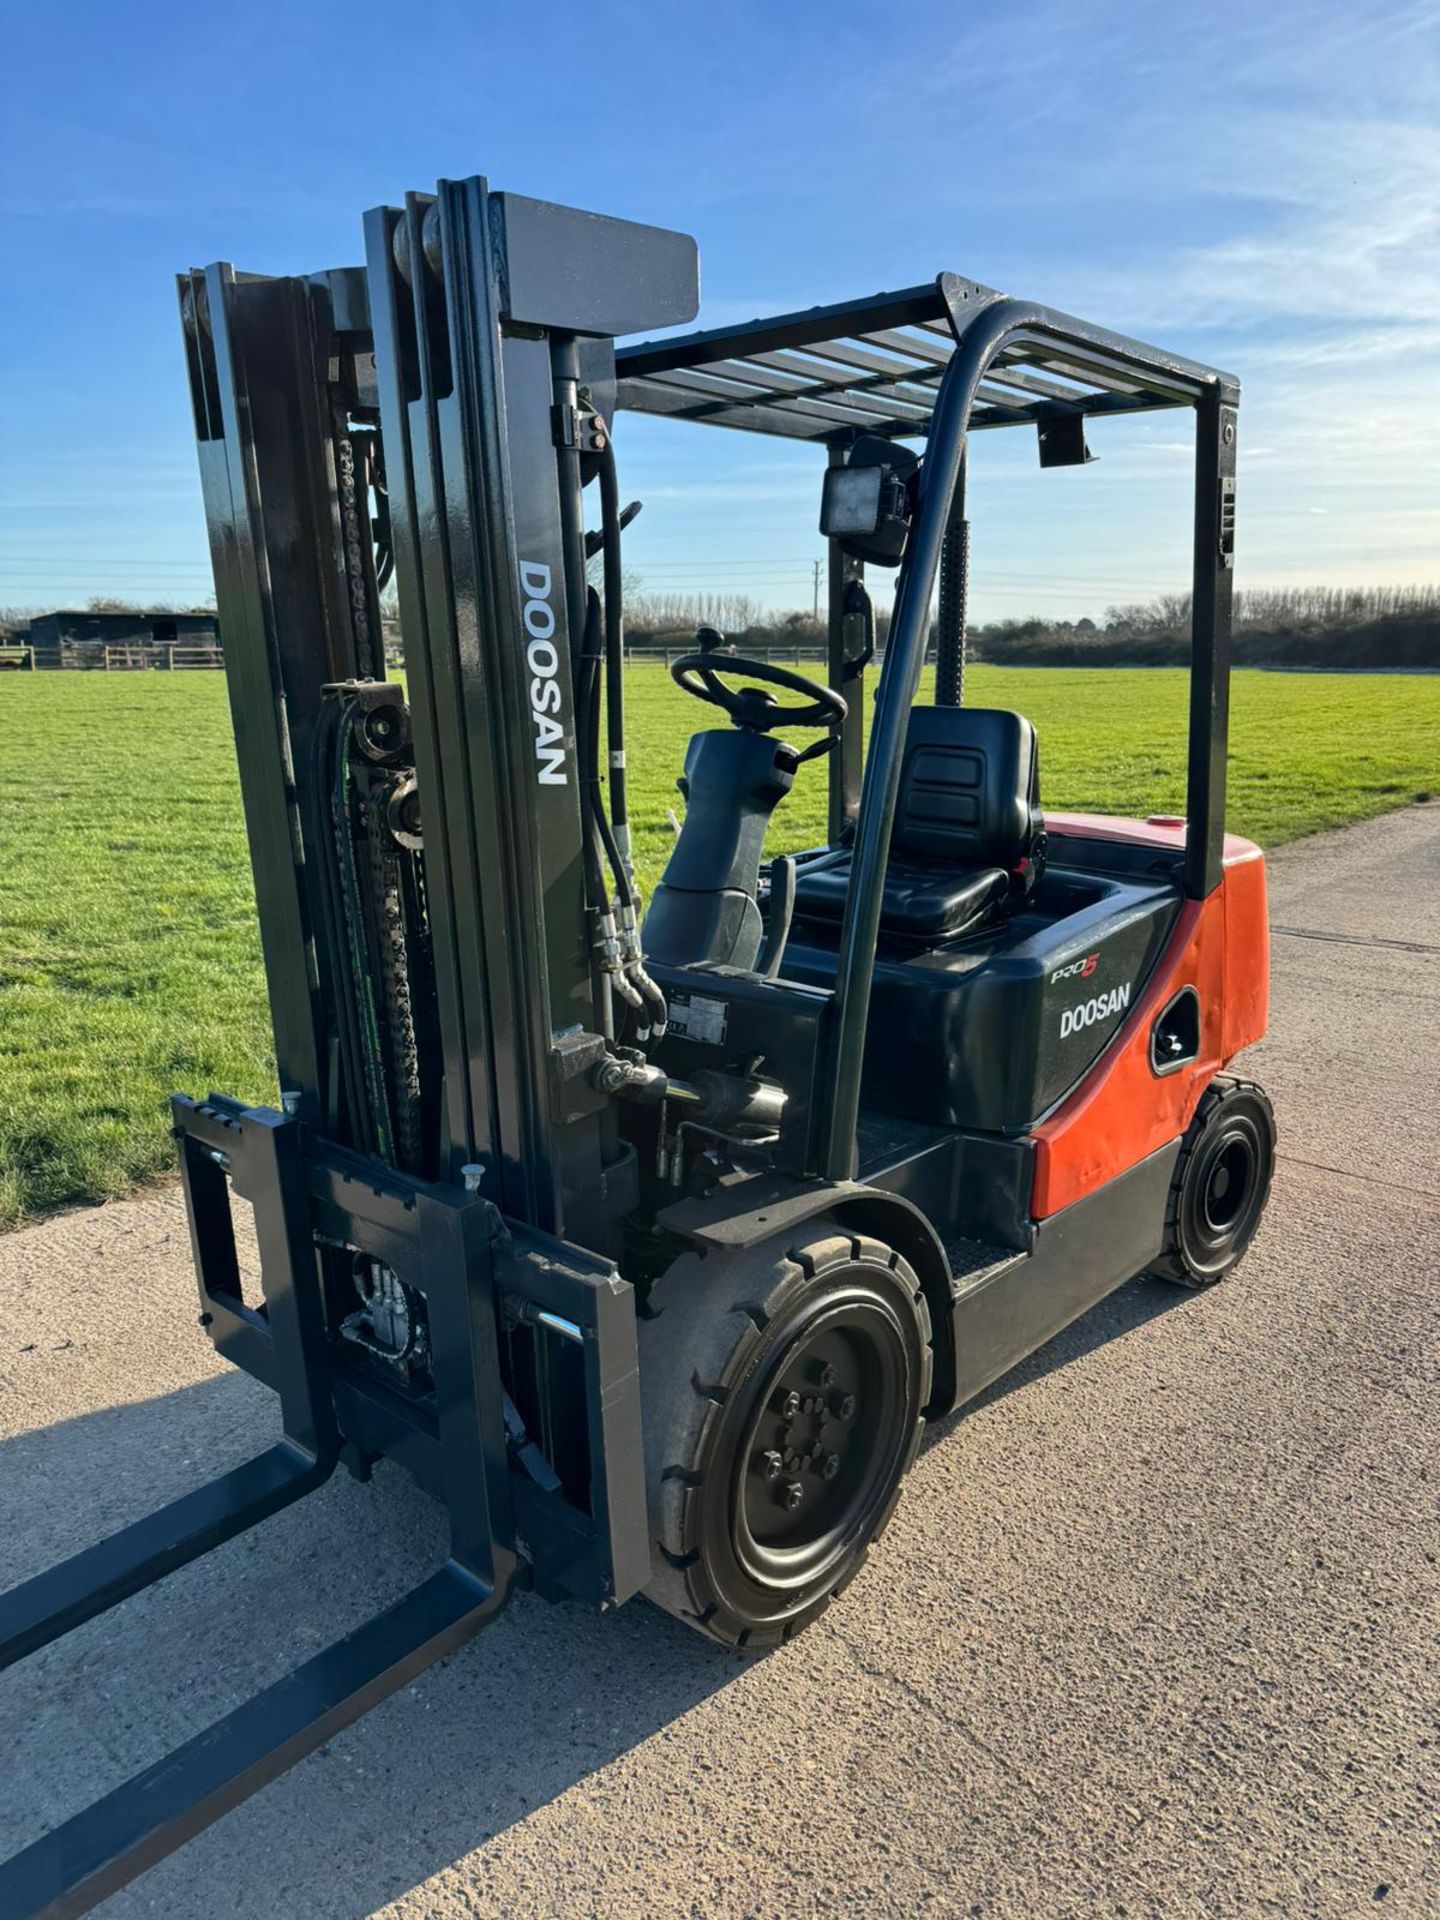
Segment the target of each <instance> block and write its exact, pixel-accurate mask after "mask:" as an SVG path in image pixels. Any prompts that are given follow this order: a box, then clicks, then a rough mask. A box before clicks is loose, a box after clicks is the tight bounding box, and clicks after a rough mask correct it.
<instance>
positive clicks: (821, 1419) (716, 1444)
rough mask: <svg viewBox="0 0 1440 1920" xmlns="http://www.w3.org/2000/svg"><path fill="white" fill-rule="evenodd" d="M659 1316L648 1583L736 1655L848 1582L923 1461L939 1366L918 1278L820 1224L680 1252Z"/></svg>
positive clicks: (788, 1630)
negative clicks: (726, 1246) (751, 1241)
mask: <svg viewBox="0 0 1440 1920" xmlns="http://www.w3.org/2000/svg"><path fill="white" fill-rule="evenodd" d="M650 1307H651V1313H652V1317H651V1318H649V1319H646V1320H642V1321H641V1322H640V1327H639V1336H640V1392H641V1405H642V1409H643V1413H644V1421H645V1473H646V1483H647V1497H648V1503H649V1513H650V1523H651V1535H652V1569H653V1570H652V1574H651V1579H650V1584H649V1585H648V1586H647V1587H646V1589H645V1591H646V1593H647V1595H648V1596H649V1598H650V1599H651V1600H653V1601H654V1602H655V1603H656V1604H657V1605H658V1606H661V1607H663V1608H665V1610H666V1611H667V1612H669V1613H673V1614H676V1615H677V1616H678V1617H679V1618H681V1619H683V1620H685V1621H686V1622H687V1623H688V1624H689V1625H691V1626H693V1627H695V1628H696V1629H697V1630H698V1631H699V1632H701V1633H703V1634H705V1635H706V1636H707V1637H708V1638H710V1639H712V1640H718V1641H720V1642H722V1643H723V1644H724V1645H726V1646H732V1647H740V1648H747V1649H751V1650H754V1649H758V1648H761V1647H767V1646H774V1645H776V1644H778V1643H779V1642H780V1641H782V1640H789V1639H791V1638H793V1637H794V1635H795V1634H796V1633H797V1632H798V1631H799V1630H800V1629H801V1628H802V1627H805V1626H807V1625H808V1624H809V1623H810V1621H812V1620H813V1619H815V1617H816V1616H817V1615H818V1614H820V1613H822V1612H823V1611H824V1609H825V1608H826V1607H827V1606H828V1605H829V1603H830V1601H831V1600H832V1599H833V1598H834V1597H835V1595H836V1594H838V1593H839V1592H840V1590H841V1589H842V1588H843V1587H844V1586H845V1585H846V1584H847V1583H848V1582H849V1581H850V1580H851V1579H852V1578H853V1577H854V1575H855V1573H856V1571H857V1570H858V1568H859V1567H860V1565H861V1563H862V1562H863V1561H864V1559H865V1556H866V1554H867V1553H868V1551H869V1549H870V1546H871V1544H872V1543H873V1541H874V1540H875V1539H876V1538H877V1536H878V1535H879V1534H880V1533H881V1531H882V1530H883V1528H884V1527H885V1524H886V1522H887V1521H888V1520H889V1518H890V1515H891V1512H892V1511H893V1509H894V1506H895V1502H896V1500H897V1498H898V1496H899V1491H900V1482H901V1480H902V1479H903V1477H904V1475H905V1472H906V1470H907V1468H908V1467H909V1465H910V1462H911V1461H912V1460H913V1459H914V1457H915V1450H916V1447H917V1446H918V1445H919V1441H920V1433H921V1428H922V1426H923V1420H922V1409H923V1408H924V1406H925V1403H926V1401H927V1400H928V1399H929V1397H930V1373H931V1359H932V1356H931V1349H930V1316H929V1313H928V1311H927V1308H926V1304H925V1300H924V1296H923V1294H922V1292H921V1288H920V1282H919V1281H918V1279H917V1278H916V1276H915V1273H914V1271H913V1270H912V1269H911V1267H910V1266H909V1265H908V1264H907V1262H906V1261H905V1260H903V1259H902V1258H901V1256H900V1255H899V1254H898V1253H897V1252H896V1251H895V1250H894V1248H892V1247H888V1246H886V1245H884V1243H883V1242H881V1241H877V1240H871V1239H869V1238H862V1237H860V1236H858V1235H855V1234H852V1233H850V1232H849V1231H848V1230H847V1229H846V1228H845V1227H843V1226H842V1225H841V1224H840V1223H839V1222H838V1221H836V1220H834V1219H831V1218H828V1217H826V1218H822V1219H819V1220H813V1221H810V1222H809V1223H807V1224H806V1225H805V1226H803V1227H801V1228H800V1229H799V1230H798V1231H797V1233H796V1234H794V1235H793V1236H789V1237H787V1238H786V1239H784V1240H770V1241H766V1242H763V1243H762V1244H760V1245H759V1246H756V1247H752V1248H748V1249H746V1250H745V1251H743V1252H740V1253H736V1254H719V1253H716V1254H710V1255H709V1256H708V1257H706V1258H703V1259H702V1258H701V1257H700V1256H699V1255H697V1254H685V1255H683V1256H682V1257H681V1258H680V1259H679V1260H677V1261H676V1262H675V1264H674V1265H673V1266H672V1267H671V1268H669V1270H668V1271H667V1272H666V1273H665V1274H664V1275H662V1277H661V1278H660V1279H659V1280H658V1281H657V1282H656V1284H655V1286H654V1287H653V1288H652V1290H651V1296H650Z"/></svg>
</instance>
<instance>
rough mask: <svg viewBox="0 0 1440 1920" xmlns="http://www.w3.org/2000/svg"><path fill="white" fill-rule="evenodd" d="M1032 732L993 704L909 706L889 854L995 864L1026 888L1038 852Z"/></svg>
mask: <svg viewBox="0 0 1440 1920" xmlns="http://www.w3.org/2000/svg"><path fill="white" fill-rule="evenodd" d="M1042 829H1043V821H1042V819H1041V814H1040V769H1039V756H1038V754H1037V751H1036V745H1035V729H1034V727H1032V726H1031V724H1030V722H1029V721H1028V720H1027V719H1025V718H1024V716H1023V715H1021V714H1018V713H1009V712H1006V711H1005V710H1004V709H1002V708H999V707H915V708H913V709H912V710H911V714H910V726H909V731H908V733H907V734H906V737H905V759H904V762H903V764H902V766H901V769H900V798H899V803H898V805H897V807H896V811H895V832H894V836H893V839H892V841H891V846H892V850H893V851H894V852H895V853H898V854H900V855H901V856H902V857H906V856H908V857H909V858H911V859H921V860H944V861H946V862H947V863H948V862H954V863H955V864H956V865H961V866H967V867H1003V868H1004V869H1005V871H1006V872H1007V873H1011V874H1016V875H1019V876H1021V877H1022V885H1024V887H1025V891H1027V892H1028V890H1029V884H1030V883H1033V880H1034V879H1035V878H1037V877H1038V872H1037V869H1038V866H1039V860H1040V855H1041V850H1042V848H1043V840H1044V836H1043V831H1042Z"/></svg>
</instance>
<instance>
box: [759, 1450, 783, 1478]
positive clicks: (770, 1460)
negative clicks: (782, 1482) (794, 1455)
mask: <svg viewBox="0 0 1440 1920" xmlns="http://www.w3.org/2000/svg"><path fill="white" fill-rule="evenodd" d="M784 1464H785V1463H784V1461H783V1460H782V1459H781V1458H780V1456H779V1454H778V1453H776V1451H775V1449H774V1448H773V1447H772V1448H771V1449H770V1450H769V1452H768V1453H757V1454H756V1456H755V1471H756V1472H757V1473H759V1474H763V1475H764V1477H765V1478H766V1479H767V1480H778V1479H779V1478H780V1469H781V1468H782V1467H783V1466H784Z"/></svg>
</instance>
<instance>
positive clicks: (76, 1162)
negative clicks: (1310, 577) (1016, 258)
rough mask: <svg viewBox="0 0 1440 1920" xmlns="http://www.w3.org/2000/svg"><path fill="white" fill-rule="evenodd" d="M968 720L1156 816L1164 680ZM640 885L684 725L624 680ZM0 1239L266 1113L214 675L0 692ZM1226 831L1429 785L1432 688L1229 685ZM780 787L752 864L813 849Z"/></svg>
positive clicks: (975, 688)
mask: <svg viewBox="0 0 1440 1920" xmlns="http://www.w3.org/2000/svg"><path fill="white" fill-rule="evenodd" d="M967 692H968V693H969V694H970V697H971V698H972V699H973V700H974V701H975V702H976V703H977V704H985V705H992V706H1013V707H1018V708H1019V709H1020V710H1021V711H1022V712H1025V713H1028V714H1029V715H1030V716H1031V718H1032V719H1033V720H1034V721H1035V722H1036V724H1037V726H1038V727H1039V729H1040V736H1041V744H1042V778H1043V792H1044V797H1045V799H1046V801H1047V802H1048V803H1049V804H1050V805H1052V806H1060V805H1064V806H1070V807H1079V808H1088V809H1092V810H1094V811H1097V812H1102V813H1118V814H1145V813H1149V812H1167V811H1174V810H1177V809H1178V808H1179V806H1180V804H1181V799H1182V778H1183V773H1182V769H1183V740H1184V708H1185V676H1184V675H1183V674H1181V673H1179V672H1171V671H1163V670H1157V671H1127V670H1122V669H1110V670H1102V671H1090V672H1085V671H1070V670H1068V669H1055V670H1030V671H1024V670H1018V671H1017V670H1006V669H1001V668H978V669H975V670H974V671H973V674H972V676H971V678H970V681H969V683H967ZM629 699H630V739H631V747H630V765H631V769H632V776H631V777H632V782H633V791H634V811H635V814H636V824H637V829H638V831H637V856H638V859H639V862H640V865H641V868H642V873H643V879H644V882H645V884H646V886H647V888H648V887H649V886H650V885H652V884H653V882H654V880H655V878H656V876H657V875H658V872H659V870H660V868H661V866H662V865H663V864H664V858H665V852H666V848H667V846H668V844H669V842H670V838H671V829H670V827H669V825H668V823H667V820H666V809H667V808H668V807H670V806H671V805H674V806H676V807H678V806H679V800H678V796H677V795H676V794H675V791H674V779H675V775H676V773H677V772H678V770H679V765H680V760H681V757H682V754H683V750H684V742H685V740H686V738H687V737H688V735H689V733H690V732H691V731H692V730H693V729H694V728H695V727H696V726H697V725H699V724H703V722H702V721H701V717H700V710H699V708H698V707H696V706H695V704H694V703H693V702H692V701H690V700H688V699H686V698H685V697H684V696H683V695H682V694H680V693H679V692H678V691H677V690H676V689H675V688H673V687H672V686H671V684H670V682H669V680H668V679H667V678H666V677H665V674H664V670H663V668H661V667H658V666H650V665H645V666H638V667H635V668H632V669H631V672H630V695H629ZM0 734H3V738H4V741H5V752H4V757H3V760H0V1222H13V1221H14V1220H15V1219H17V1218H19V1217H21V1216H22V1215H24V1214H26V1213H28V1212H32V1211H36V1210H39V1209H42V1208H45V1207H49V1206H54V1205H57V1204H59V1203H60V1202H62V1201H67V1200H75V1199H98V1198H100V1197H102V1196H105V1195H109V1194H117V1193H121V1192H123V1191H125V1190H126V1188H128V1187H130V1186H132V1185H133V1184H135V1183H136V1182H137V1181H139V1180H142V1179H144V1178H146V1177H148V1176H150V1175H153V1174H155V1173H157V1172H159V1171H161V1170H162V1169H164V1168H166V1167H168V1166H169V1165H170V1162H171V1146H170V1141H169V1139H168V1136H167V1133H166V1121H165V1109H164V1102H165V1096H166V1095H167V1094H168V1093H169V1092H171V1091H172V1090H180V1091H185V1092H198V1093H203V1092H205V1091H207V1090H208V1089H210V1088H212V1087H214V1088H222V1089H224V1090H225V1091H227V1092H230V1093H235V1094H239V1095H242V1096H245V1097H248V1098H253V1099H262V1098H264V1099H273V1098H274V1087H273V1081H272V1079H271V1067H270V1058H269V1048H270V1037H269V1023H268V1016H267V1012H266V1006H265V994H264V987H263V983H262V979H261V972H260V950H259V941H258V938H257V935H256V929H255V923H254V902H253V898H252V894H251V886H250V870H249V862H248V858H247V854H246V848H245V836H244V829H243V826H242V823H241V818H240V808H239V798H238V792H237V786H236V779H235V772H234V752H233V746H232V742H231V735H230V722H229V713H228V709H227V707H226V702H225V687H224V682H223V680H222V678H221V676H220V675H218V674H213V675H212V674H193V675H191V674H186V675H178V676H175V677H171V676H169V675H165V674H143V673H140V674H63V675H62V674H11V675H4V676H0ZM1231 748H1232V755H1231V771H1230V824H1231V826H1232V828H1234V829H1235V830H1236V831H1238V832H1240V833H1244V834H1248V835H1249V836H1251V837H1252V838H1254V839H1257V840H1259V841H1260V842H1261V843H1262V844H1265V845H1274V844H1276V843H1277V842H1279V841H1282V840H1288V839H1293V838H1295V837H1296V836H1297V835H1299V834H1302V833H1309V832H1312V831H1314V830H1315V829H1317V828H1320V827H1329V826H1337V825H1340V824H1342V823H1343V822H1345V821H1349V820H1358V819H1363V818H1365V817H1367V816H1368V815H1371V814H1375V813H1380V812H1383V811H1385V810H1386V809H1387V808H1390V807H1396V806H1403V805H1404V804H1405V803H1406V802H1407V801H1409V800H1410V799H1411V798H1412V797H1414V796H1415V795H1416V794H1417V793H1419V792H1422V791H1425V790H1427V789H1430V788H1433V787H1435V786H1436V785H1437V784H1440V677H1424V676H1415V677H1405V676H1400V675H1395V676H1381V675H1375V676H1369V677H1360V676H1349V675H1347V676H1321V675H1284V674H1268V673H1242V674H1238V675H1237V676H1236V678H1235V683H1234V701H1233V715H1232V724H1231ZM824 789H825V775H824V771H823V768H821V767H820V766H812V767H809V768H806V769H804V770H803V771H802V773H801V776H800V780H799V782H798V783H797V788H796V791H795V792H794V793H793V794H792V795H791V796H790V798H789V799H788V800H787V801H785V802H784V803H783V805H782V807H781V809H780V813H779V815H778V817H777V823H776V828H775V831H774V834H773V835H772V840H773V844H774V849H775V850H776V851H780V850H783V848H784V847H786V846H791V847H795V846H804V845H808V844H813V843H814V842H815V841H816V840H818V839H821V838H823V827H822V822H823V818H824Z"/></svg>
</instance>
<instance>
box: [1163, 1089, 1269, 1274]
mask: <svg viewBox="0 0 1440 1920" xmlns="http://www.w3.org/2000/svg"><path fill="white" fill-rule="evenodd" d="M1274 1173H1275V1110H1274V1108H1273V1107H1272V1106H1271V1105H1270V1100H1269V1096H1268V1095H1267V1094H1266V1092H1265V1089H1264V1088H1263V1087H1259V1086H1256V1084H1255V1083H1254V1081H1252V1080H1229V1079H1217V1080H1214V1081H1212V1082H1211V1084H1210V1085H1209V1086H1208V1087H1207V1088H1206V1089H1205V1092H1204V1095H1203V1096H1202V1098H1201V1101H1200V1104H1199V1106H1198V1107H1197V1108H1196V1109H1195V1117H1194V1119H1193V1120H1192V1121H1191V1122H1190V1125H1189V1127H1188V1128H1187V1129H1186V1132H1185V1138H1184V1141H1183V1143H1182V1144H1181V1148H1180V1154H1179V1157H1178V1159H1177V1160H1176V1162H1175V1172H1174V1175H1173V1176H1172V1178H1171V1181H1170V1194H1169V1199H1168V1201H1167V1204H1166V1209H1165V1245H1164V1248H1163V1249H1162V1251H1161V1254H1160V1257H1159V1259H1158V1260H1157V1261H1156V1263H1155V1265H1154V1266H1153V1267H1151V1269H1150V1272H1151V1273H1152V1275H1153V1276H1154V1277H1155V1278H1156V1279H1157V1280H1170V1281H1173V1282H1174V1283H1175V1284H1176V1285H1177V1286H1182V1287H1213V1286H1214V1285H1215V1283H1216V1281H1217V1280H1223V1279H1224V1278H1225V1275H1226V1274H1227V1273H1229V1272H1230V1270H1231V1268H1232V1267H1235V1266H1236V1265H1238V1263H1239V1261H1240V1259H1241V1256H1242V1255H1243V1254H1244V1252H1245V1249H1246V1248H1247V1247H1248V1246H1249V1244H1250V1242H1251V1240H1252V1239H1253V1238H1254V1237H1255V1229H1256V1228H1257V1227H1258V1226H1259V1225H1260V1218H1261V1215H1262V1214H1263V1213H1264V1211H1265V1203H1266V1201H1267V1200H1268V1199H1269V1198H1270V1182H1271V1180H1272V1178H1273V1177H1274Z"/></svg>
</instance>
